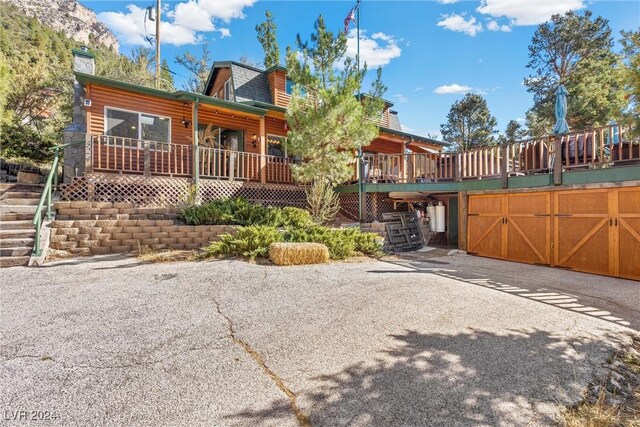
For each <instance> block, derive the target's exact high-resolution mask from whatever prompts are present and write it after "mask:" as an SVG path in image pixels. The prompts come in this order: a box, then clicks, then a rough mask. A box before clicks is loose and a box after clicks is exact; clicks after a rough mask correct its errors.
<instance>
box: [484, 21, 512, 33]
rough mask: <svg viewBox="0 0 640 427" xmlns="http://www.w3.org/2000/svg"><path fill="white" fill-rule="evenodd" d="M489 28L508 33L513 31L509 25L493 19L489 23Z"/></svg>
mask: <svg viewBox="0 0 640 427" xmlns="http://www.w3.org/2000/svg"><path fill="white" fill-rule="evenodd" d="M487 30H489V31H502V32H504V33H508V32H510V31H511V27H510V26H508V25H500V24H498V23H497V22H496V21H494V20H491V21H489V23H488V24H487Z"/></svg>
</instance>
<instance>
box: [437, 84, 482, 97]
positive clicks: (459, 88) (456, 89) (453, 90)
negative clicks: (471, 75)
mask: <svg viewBox="0 0 640 427" xmlns="http://www.w3.org/2000/svg"><path fill="white" fill-rule="evenodd" d="M473 90H474V89H473V88H472V87H471V86H466V85H459V84H458V83H453V84H450V85H443V86H438V87H437V88H435V89H434V90H433V93H436V94H438V95H449V94H459V93H467V92H472V91H473Z"/></svg>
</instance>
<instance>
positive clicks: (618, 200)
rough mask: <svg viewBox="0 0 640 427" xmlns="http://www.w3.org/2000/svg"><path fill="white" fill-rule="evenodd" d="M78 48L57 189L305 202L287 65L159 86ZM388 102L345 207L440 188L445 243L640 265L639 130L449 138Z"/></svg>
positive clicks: (81, 195)
mask: <svg viewBox="0 0 640 427" xmlns="http://www.w3.org/2000/svg"><path fill="white" fill-rule="evenodd" d="M74 53H75V77H76V84H75V94H76V106H75V109H74V122H73V123H72V125H71V126H69V128H67V131H66V132H65V142H66V143H71V144H72V145H67V146H66V147H65V149H64V167H65V181H66V184H65V185H64V186H62V187H61V189H60V198H61V200H93V201H109V202H113V201H126V202H131V203H135V204H136V205H140V206H143V205H151V206H157V205H165V206H166V205H171V206H175V205H176V204H178V203H179V202H180V201H181V200H183V199H184V197H185V195H186V194H187V193H188V191H189V188H190V187H191V186H192V185H193V184H195V185H196V188H197V196H198V198H199V199H200V200H201V201H205V200H210V199H214V198H219V197H232V196H243V197H245V198H247V199H249V200H252V201H254V202H259V203H267V204H272V205H290V206H304V205H305V198H304V191H303V189H302V187H300V186H299V185H295V183H293V179H292V176H291V165H292V163H293V162H295V161H296V159H293V158H291V156H290V155H289V153H288V152H287V148H286V135H287V124H286V121H285V120H284V115H285V112H286V107H287V105H288V102H289V100H290V92H291V83H290V82H289V81H288V80H287V77H286V70H285V69H284V68H283V67H272V68H270V69H268V70H260V69H257V68H254V67H250V66H247V65H245V64H240V63H236V62H233V61H226V62H216V63H215V64H214V66H213V68H212V71H211V75H210V77H209V80H208V82H207V85H206V88H205V90H204V93H201V94H200V93H192V92H186V91H175V92H166V91H160V90H155V89H150V88H146V87H141V86H136V85H131V84H128V83H123V82H120V81H115V80H109V79H105V78H102V77H97V76H95V75H94V65H93V56H92V54H90V53H89V52H86V51H82V50H80V51H75V52H74ZM392 107H393V105H392V104H391V103H390V102H387V103H386V104H385V109H384V112H383V114H382V117H381V120H380V124H379V129H380V132H379V135H378V137H377V138H376V139H375V140H373V141H371V143H370V144H369V145H368V146H367V147H364V156H363V164H364V166H363V168H362V170H363V174H362V180H361V181H362V183H363V184H362V186H359V185H357V184H355V183H354V182H351V183H345V185H343V186H340V187H338V188H337V189H336V191H337V192H339V193H340V201H341V207H342V214H343V215H344V216H346V217H348V218H350V219H352V220H358V219H360V220H361V221H363V222H371V221H375V220H380V219H381V218H382V214H383V213H385V212H390V211H393V210H396V209H407V207H408V206H409V205H408V204H411V203H422V204H424V203H426V202H428V201H432V202H437V201H441V202H443V203H444V205H445V207H446V213H447V218H446V234H447V238H448V242H449V244H450V245H452V244H453V245H457V247H458V248H459V249H461V250H465V251H467V252H468V253H471V254H476V255H481V256H487V257H493V258H499V259H507V260H512V261H518V262H526V263H531V264H540V265H549V266H554V267H561V268H568V269H574V270H579V271H586V272H591V273H597V274H605V275H612V276H617V277H626V278H630V279H636V280H638V279H640V261H639V260H640V139H639V138H638V136H637V133H635V134H634V133H633V132H629V129H626V128H623V126H620V125H617V124H615V123H613V124H610V125H607V126H602V127H594V128H589V129H583V130H574V131H572V132H570V133H569V134H565V135H557V136H554V135H550V136H542V137H539V138H532V139H529V140H525V141H514V142H510V143H508V144H506V145H504V146H491V147H484V148H479V149H473V150H468V151H463V152H454V151H451V150H445V149H443V148H444V147H443V144H442V143H440V142H438V141H435V140H432V139H429V138H424V137H421V136H418V135H411V134H409V133H407V132H404V131H402V128H401V126H400V122H399V118H398V115H397V113H396V112H394V111H393V110H391V108H392ZM569 114H570V112H569ZM354 165H355V161H354ZM355 169H356V168H355V167H354V172H355V171H356V170H355ZM354 176H355V175H354ZM361 193H362V194H363V196H360V194H361ZM361 197H362V200H363V205H364V207H365V209H364V217H363V218H359V204H360V200H361Z"/></svg>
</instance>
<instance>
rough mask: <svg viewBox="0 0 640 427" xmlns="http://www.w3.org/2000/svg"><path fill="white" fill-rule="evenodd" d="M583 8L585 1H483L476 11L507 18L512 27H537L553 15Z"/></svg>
mask: <svg viewBox="0 0 640 427" xmlns="http://www.w3.org/2000/svg"><path fill="white" fill-rule="evenodd" d="M585 7H586V4H585V0H535V1H533V0H483V1H482V3H481V4H480V6H479V7H478V8H477V9H476V10H477V11H478V12H480V13H482V14H485V15H490V16H493V17H495V18H500V17H505V18H508V19H510V20H511V22H512V23H513V24H514V25H537V24H541V23H543V22H545V21H547V20H549V18H551V15H553V14H556V13H565V12H567V11H569V10H578V9H583V8H585ZM501 31H503V30H501Z"/></svg>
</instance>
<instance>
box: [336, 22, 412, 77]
mask: <svg viewBox="0 0 640 427" xmlns="http://www.w3.org/2000/svg"><path fill="white" fill-rule="evenodd" d="M365 33H366V31H365V30H360V59H361V61H362V62H366V63H367V66H368V67H369V68H370V69H371V68H377V67H383V66H385V65H387V64H388V63H389V62H391V60H392V59H394V58H398V57H399V56H400V55H401V54H402V49H400V47H399V46H398V43H397V42H396V40H395V38H394V37H393V36H390V35H388V34H385V33H373V34H372V35H371V37H370V38H369V37H367V36H366V35H365ZM357 44H358V40H357V35H356V30H354V29H351V30H350V31H349V34H348V35H347V53H346V55H347V56H349V57H351V58H355V57H356V55H357Z"/></svg>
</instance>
